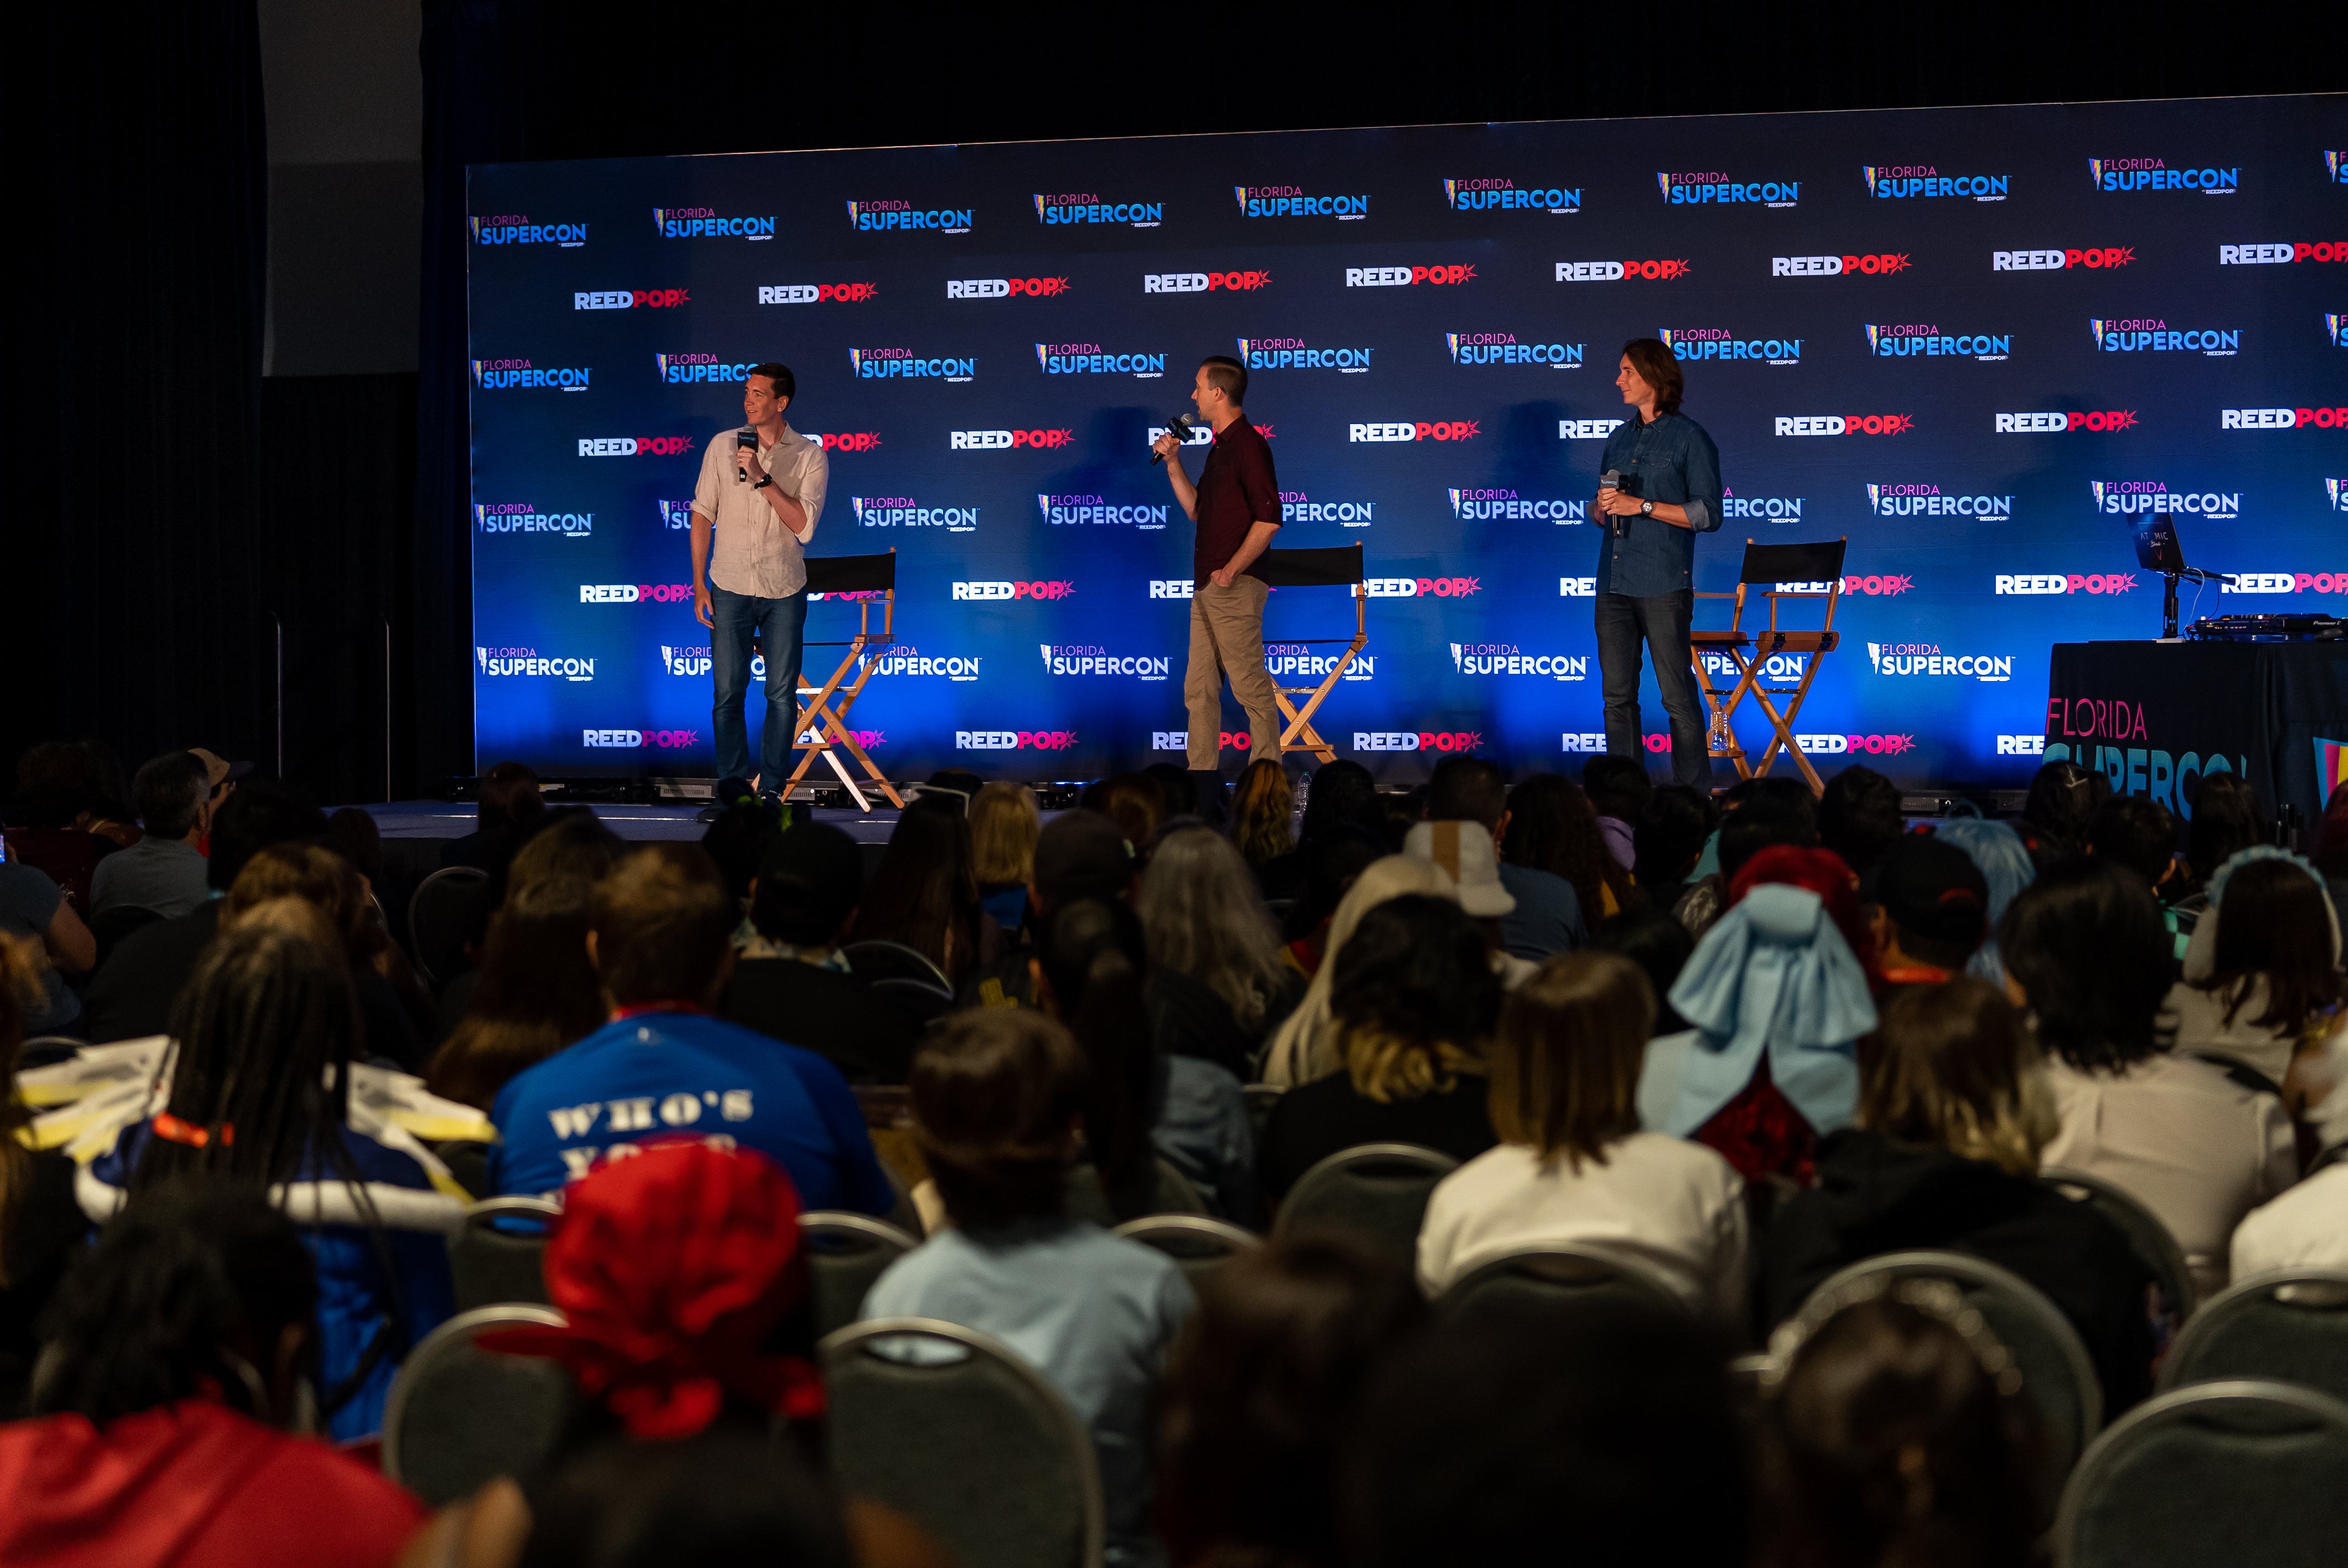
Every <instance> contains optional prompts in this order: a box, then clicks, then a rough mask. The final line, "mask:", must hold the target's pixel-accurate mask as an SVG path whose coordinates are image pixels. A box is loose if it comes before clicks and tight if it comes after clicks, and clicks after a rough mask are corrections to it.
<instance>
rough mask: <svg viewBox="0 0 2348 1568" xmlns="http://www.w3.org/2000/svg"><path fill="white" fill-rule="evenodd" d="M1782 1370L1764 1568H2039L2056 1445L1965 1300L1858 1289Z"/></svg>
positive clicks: (1939, 1290)
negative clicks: (2047, 1472)
mask: <svg viewBox="0 0 2348 1568" xmlns="http://www.w3.org/2000/svg"><path fill="white" fill-rule="evenodd" d="M1780 1366H1781V1368H1782V1369H1780V1370H1778V1371H1777V1372H1776V1376H1775V1378H1774V1379H1773V1381H1772V1382H1771V1383H1770V1385H1769V1391H1770V1394H1771V1396H1772V1397H1771V1398H1770V1399H1769V1400H1768V1401H1767V1403H1766V1406H1765V1408H1764V1411H1763V1427H1764V1430H1765V1433H1766V1436H1765V1440H1764V1442H1763V1445H1762V1448H1763V1451H1764V1453H1765V1454H1766V1455H1768V1456H1769V1458H1770V1460H1773V1461H1774V1462H1773V1463H1771V1464H1770V1465H1769V1467H1768V1468H1769V1469H1770V1470H1771V1471H1774V1472H1775V1476H1774V1481H1775V1484H1774V1485H1773V1486H1765V1491H1772V1492H1775V1493H1776V1496H1775V1497H1774V1498H1772V1499H1771V1501H1772V1502H1773V1503H1774V1505H1775V1506H1774V1507H1773V1508H1772V1509H1770V1510H1769V1511H1768V1512H1765V1513H1764V1515H1763V1518H1764V1520H1765V1521H1766V1523H1765V1526H1764V1529H1763V1530H1762V1532H1761V1537H1762V1542H1761V1550H1760V1552H1759V1553H1758V1556H1759V1561H1760V1563H1761V1565H1762V1568H1889V1565H1894V1564H1917V1565H1921V1564H1924V1563H1931V1564H1935V1565H1937V1568H2013V1565H2014V1564H2018V1563H2029V1562H2033V1561H2035V1560H2036V1559H2037V1557H2038V1555H2039V1553H2038V1548H2037V1542H2038V1541H2039V1539H2040V1537H2041V1534H2042V1533H2043V1532H2044V1530H2045V1528H2046V1525H2047V1523H2048V1522H2049V1521H2048V1519H2047V1517H2046V1509H2045V1506H2044V1501H2042V1500H2043V1498H2044V1486H2043V1483H2042V1482H2041V1481H2040V1480H2039V1476H2040V1473H2041V1471H2040V1466H2041V1462H2042V1461H2041V1460H2040V1453H2041V1445H2042V1444H2043V1442H2044V1435H2043V1432H2042V1430H2041V1428H2040V1427H2039V1424H2038V1419H2037V1415H2036V1412H2035V1411H2034V1410H2033V1409H2032V1408H2031V1405H2030V1401H2029V1399H2027V1398H2026V1397H2025V1396H2024V1393H2023V1391H2022V1378H2021V1374H2020V1372H2019V1371H2018V1370H2017V1369H2016V1368H2015V1366H2014V1364H2013V1358H2012V1357H2011V1356H2010V1355H2009V1354H2008V1352H2007V1351H2006V1348H2005V1347H2004V1346H2003V1345H2000V1344H1998V1343H1997V1341H1996V1340H1994V1339H1993V1338H1992V1337H1990V1335H1989V1331H1988V1330H1987V1329H1986V1328H1985V1327H1982V1320H1981V1315H1980V1314H1979V1313H1977V1312H1975V1311H1973V1310H1972V1308H1971V1307H1968V1306H1967V1305H1966V1304H1965V1302H1964V1299H1963V1297H1962V1296H1961V1295H1960V1294H1959V1293H1958V1292H1957V1290H1956V1289H1955V1287H1954V1286H1950V1285H1948V1284H1946V1283H1945V1282H1942V1281H1939V1280H1923V1279H1910V1280H1902V1281H1900V1282H1899V1283H1897V1284H1895V1285H1892V1286H1890V1287H1889V1288H1886V1287H1884V1286H1881V1285H1880V1284H1872V1285H1869V1286H1861V1287H1860V1289H1859V1293H1856V1298H1855V1299H1853V1300H1851V1301H1849V1304H1848V1305H1845V1306H1842V1307H1838V1309H1837V1310H1835V1311H1834V1312H1833V1313H1832V1315H1831V1316H1828V1317H1826V1318H1825V1320H1824V1321H1823V1322H1821V1323H1819V1324H1818V1326H1817V1327H1815V1328H1812V1329H1810V1330H1809V1331H1808V1332H1807V1334H1805V1335H1803V1336H1802V1337H1801V1338H1800V1340H1799V1341H1798V1342H1797V1343H1796V1344H1795V1345H1794V1346H1793V1347H1792V1348H1790V1349H1789V1350H1787V1352H1786V1353H1785V1354H1784V1356H1783V1357H1782V1358H1781V1362H1780Z"/></svg>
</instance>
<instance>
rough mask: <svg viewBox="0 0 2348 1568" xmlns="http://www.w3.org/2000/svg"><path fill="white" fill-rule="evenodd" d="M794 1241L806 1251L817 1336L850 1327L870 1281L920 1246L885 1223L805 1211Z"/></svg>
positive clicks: (833, 1212)
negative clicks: (797, 1240) (797, 1237)
mask: <svg viewBox="0 0 2348 1568" xmlns="http://www.w3.org/2000/svg"><path fill="white" fill-rule="evenodd" d="M799 1238H800V1240H801V1241H802V1243H804V1244H805V1245H806V1247H807V1253H808V1296H810V1298H811V1302H812V1305H813V1307H814V1309H815V1331H816V1333H817V1335H818V1336H822V1335H825V1334H829V1333H832V1332H834V1331H835V1330H837V1329H841V1328H845V1327H848V1326H849V1325H850V1324H851V1323H853V1322H855V1321H856V1319H857V1316H858V1314H860V1313H861V1312H862V1311H863V1310H864V1297H865V1295H866V1294H867V1293H868V1292H870V1290H871V1288H872V1284H873V1281H875V1280H877V1279H879V1278H880V1276H881V1274H882V1273H883V1272H884V1271H885V1270H886V1269H887V1268H888V1266H890V1265H891V1264H892V1263H894V1262H896V1261H897V1260H898V1259H899V1258H901V1257H902V1256H904V1255H906V1254H907V1253H909V1252H911V1251H912V1250H913V1249H914V1248H915V1247H917V1246H919V1245H922V1244H921V1241H920V1239H919V1238H918V1237H915V1236H911V1235H906V1234H905V1233H904V1232H903V1231H901V1230H899V1229H898V1228H897V1227H896V1226H895V1225H891V1224H889V1223H888V1222H887V1221H886V1220H876V1219H874V1218H872V1217H871V1216H870V1214H849V1213H846V1212H844V1211H841V1210H836V1209H810V1210H809V1211H808V1212H807V1213H806V1214H801V1215H799Z"/></svg>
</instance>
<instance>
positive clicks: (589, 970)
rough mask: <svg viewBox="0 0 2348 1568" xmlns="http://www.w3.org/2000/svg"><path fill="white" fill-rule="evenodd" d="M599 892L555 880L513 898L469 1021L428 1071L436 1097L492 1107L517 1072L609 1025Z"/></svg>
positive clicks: (491, 945)
mask: <svg viewBox="0 0 2348 1568" xmlns="http://www.w3.org/2000/svg"><path fill="white" fill-rule="evenodd" d="M594 891H595V889H594V885H593V884H592V883H589V882H582V881H579V880H576V879H574V878H570V877H554V878H550V879H547V880H543V881H538V882H532V883H530V884H529V885H528V886H521V887H517V888H515V889H514V890H513V892H512V893H511V894H510V895H509V896H508V897H507V898H506V904H505V907H504V908H502V909H500V910H499V911H498V913H497V914H496V915H495V916H494V917H491V919H490V921H489V942H488V945H487V946H486V947H485V948H483V950H482V953H481V963H480V968H479V980H478V981H477V982H476V983H475V985H474V987H473V994H472V997H471V999H470V1001H469V1004H468V1006H467V1007H466V1009H465V1016H464V1018H463V1019H462V1020H460V1021H459V1022H458V1025H457V1027H456V1029H455V1030H453V1031H452V1032H451V1033H450V1034H449V1036H448V1040H446V1041H445V1042H444V1043H443V1044H442V1045H441V1047H440V1049H439V1050H437V1051H435V1052H434V1053H433V1055H432V1063H431V1066H430V1067H429V1068H427V1070H426V1073H425V1079H426V1082H427V1085H428V1086H429V1087H430V1089H431V1091H432V1092H433V1093H435V1094H438V1095H441V1096H444V1097H445V1098H448V1099H450V1100H456V1101H460V1102H463V1103H465V1104H468V1105H477V1106H479V1107H480V1108H482V1109H483V1110H487V1109H488V1108H489V1104H490V1102H492V1101H494V1100H495V1099H496V1098H497V1095H498V1091H499V1090H500V1089H502V1088H504V1087H505V1085H506V1083H507V1081H508V1080H510V1079H511V1078H512V1077H513V1076H514V1075H515V1074H516V1073H519V1072H520V1071H522V1070H523V1069H524V1068H527V1067H533V1066H536V1065H537V1064H538V1063H539V1062H541V1061H545V1060H546V1059H547V1058H548V1057H550V1056H552V1055H553V1054H554V1053H555V1052H556V1051H558V1050H561V1049H562V1048H563V1047H564V1046H566V1045H569V1044H571V1043H572V1042H573V1041H574V1040H582V1039H584V1038H585V1037H586V1036H588V1035H590V1034H592V1033H593V1032H594V1031H595V1030H598V1029H600V1028H601V1027H602V1023H603V1020H604V1008H603V995H602V983H601V981H600V980H599V979H597V977H596V974H595V966H594V965H593V964H592V963H590V962H588V960H587V927H588V925H589V921H590V918H591V912H592V906H593V902H594Z"/></svg>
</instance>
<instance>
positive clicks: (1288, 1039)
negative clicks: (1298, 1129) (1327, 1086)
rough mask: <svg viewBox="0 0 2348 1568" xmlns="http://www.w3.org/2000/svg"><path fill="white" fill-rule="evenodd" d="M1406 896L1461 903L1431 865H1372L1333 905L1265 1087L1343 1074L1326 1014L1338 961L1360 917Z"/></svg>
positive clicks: (1393, 861)
mask: <svg viewBox="0 0 2348 1568" xmlns="http://www.w3.org/2000/svg"><path fill="white" fill-rule="evenodd" d="M1406 893H1425V894H1432V895H1434V896H1435V897H1440V898H1449V899H1452V900H1454V901H1455V902H1456V901H1457V898H1458V897H1459V894H1458V886H1457V884H1456V883H1454V882H1453V881H1452V880H1451V876H1450V874H1449V873H1448V872H1447V871H1445V870H1444V869H1443V867H1441V866H1437V865H1436V864H1435V862H1434V861H1432V860H1423V859H1420V858H1418V857H1416V856H1408V855H1389V856H1385V858H1384V859H1382V860H1374V861H1372V862H1370V864H1369V866H1368V867H1367V868H1366V869H1365V870H1364V871H1363V873H1362V874H1361V875H1360V876H1357V877H1355V878H1354V885H1353V886H1351V887H1349V888H1347V889H1346V890H1345V896H1344V897H1343V898H1341V899H1339V900H1338V901H1337V912H1336V913H1335V914H1334V916H1332V917H1330V920H1329V937H1328V940H1327V941H1326V942H1325V943H1324V944H1323V947H1322V950H1321V964H1320V967H1319V968H1317V969H1315V970H1314V971H1313V983H1312V985H1311V986H1310V987H1308V988H1306V989H1305V992H1304V999H1303V1001H1301V1002H1299V1003H1298V1004H1297V1006H1296V1010H1295V1011H1294V1012H1292V1013H1290V1014H1289V1015H1288V1020H1287V1021H1286V1022H1285V1023H1282V1025H1281V1026H1280V1030H1279V1032H1277V1033H1276V1034H1274V1035H1273V1036H1272V1049H1271V1050H1270V1051H1269V1052H1268V1053H1267V1054H1266V1055H1265V1057H1264V1062H1263V1075H1262V1076H1263V1081H1264V1082H1266V1083H1270V1084H1275V1085H1277V1086H1279V1087H1281V1088H1282V1089H1289V1088H1293V1087H1295V1086H1296V1085H1297V1084H1300V1083H1310V1082H1312V1081H1313V1080H1314V1079H1316V1078H1326V1077H1327V1076H1328V1075H1329V1074H1331V1073H1333V1072H1338V1071H1344V1065H1345V1063H1344V1058H1343V1057H1341V1056H1339V1055H1338V1053H1337V1030H1336V1022H1335V1020H1334V1018H1333V1017H1332V1016H1331V1014H1330V1009H1329V998H1330V992H1331V989H1332V988H1333V987H1334V984H1335V981H1336V973H1337V959H1338V958H1339V956H1340V955H1341V954H1343V953H1344V948H1345V944H1346V943H1347V942H1348V941H1349V940H1351V939H1352V938H1353V935H1354V927H1356V926H1358V925H1360V924H1361V923H1362V917H1363V916H1365V915H1366V914H1368V913H1369V912H1370V911H1371V910H1372V909H1375V908H1376V907H1378V906H1379V905H1381V904H1383V903H1385V901H1386V900H1388V899H1389V898H1399V897H1402V896H1403V895H1405V894H1406Z"/></svg>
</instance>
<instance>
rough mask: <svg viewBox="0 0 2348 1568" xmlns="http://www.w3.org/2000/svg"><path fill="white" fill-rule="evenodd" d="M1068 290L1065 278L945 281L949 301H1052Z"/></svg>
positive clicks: (962, 279) (1061, 296) (1063, 295)
mask: <svg viewBox="0 0 2348 1568" xmlns="http://www.w3.org/2000/svg"><path fill="white" fill-rule="evenodd" d="M1069 292H1072V291H1071V290H1070V288H1069V286H1068V280H1067V279H1066V278H948V279H947V280H946V298H948V299H950V300H1056V299H1060V298H1063V297H1065V296H1066V295H1067V294H1068V293H1069Z"/></svg>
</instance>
